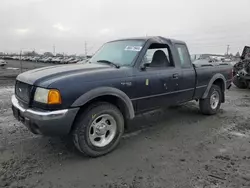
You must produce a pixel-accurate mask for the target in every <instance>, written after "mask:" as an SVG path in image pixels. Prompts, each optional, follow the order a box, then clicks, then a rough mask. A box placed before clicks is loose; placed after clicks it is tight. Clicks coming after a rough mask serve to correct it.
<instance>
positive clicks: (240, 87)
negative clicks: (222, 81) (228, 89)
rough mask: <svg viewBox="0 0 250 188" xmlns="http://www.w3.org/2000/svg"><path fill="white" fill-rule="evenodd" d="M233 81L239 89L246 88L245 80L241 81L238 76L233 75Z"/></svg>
mask: <svg viewBox="0 0 250 188" xmlns="http://www.w3.org/2000/svg"><path fill="white" fill-rule="evenodd" d="M233 83H234V85H235V86H236V87H238V88H239V89H246V88H247V84H246V83H245V82H243V81H242V80H241V79H240V78H239V77H238V76H234V78H233Z"/></svg>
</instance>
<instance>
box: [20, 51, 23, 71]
mask: <svg viewBox="0 0 250 188" xmlns="http://www.w3.org/2000/svg"><path fill="white" fill-rule="evenodd" d="M19 60H20V68H21V73H22V72H23V61H22V50H20V59H19Z"/></svg>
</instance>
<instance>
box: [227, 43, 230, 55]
mask: <svg viewBox="0 0 250 188" xmlns="http://www.w3.org/2000/svg"><path fill="white" fill-rule="evenodd" d="M229 48H230V45H227V55H228V53H229Z"/></svg>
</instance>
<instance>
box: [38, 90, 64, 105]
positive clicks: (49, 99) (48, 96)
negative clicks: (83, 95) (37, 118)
mask: <svg viewBox="0 0 250 188" xmlns="http://www.w3.org/2000/svg"><path fill="white" fill-rule="evenodd" d="M34 100H35V101H36V102H40V103H45V104H61V103H62V99H61V94H60V92H59V91H58V90H56V89H44V88H39V87H38V88H36V92H35V96H34Z"/></svg>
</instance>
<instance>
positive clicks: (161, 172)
mask: <svg viewBox="0 0 250 188" xmlns="http://www.w3.org/2000/svg"><path fill="white" fill-rule="evenodd" d="M0 70H1V69H0ZM0 75H1V76H0V78H1V77H3V76H2V74H0ZM6 80H10V79H6ZM11 94H13V82H11V81H10V82H8V83H7V82H4V83H0V187H12V188H14V187H19V188H20V187H25V188H26V187H30V188H31V187H32V188H33V187H51V188H57V187H62V188H69V187H77V188H82V187H84V188H85V187H86V188H88V187H105V188H106V187H107V188H113V187H114V188H115V187H122V188H128V187H129V188H147V187H150V188H156V187H157V188H158V187H167V188H224V187H228V188H233V187H235V188H239V187H241V188H243V187H245V188H246V187H250V147H249V143H250V132H249V131H250V124H249V120H250V90H239V89H237V88H235V87H232V88H231V89H230V91H228V92H227V97H226V103H225V104H223V105H222V110H221V111H220V112H219V114H217V115H215V116H203V115H201V114H200V113H199V109H198V105H197V103H196V102H190V103H187V104H185V105H181V106H178V107H173V108H170V109H164V110H158V111H154V112H151V113H148V114H143V115H141V116H139V117H137V118H136V119H135V120H133V121H131V122H130V123H129V128H128V130H127V133H126V134H125V135H124V137H123V139H122V141H121V144H120V145H119V147H118V148H117V149H116V150H115V151H114V152H112V153H110V154H108V155H106V156H103V157H100V158H96V159H91V158H87V157H84V156H81V155H80V154H79V153H78V152H77V151H76V150H75V149H74V147H73V145H72V143H71V142H70V139H69V138H47V137H42V136H35V135H33V134H31V133H30V132H29V131H28V130H27V129H26V128H25V127H24V126H23V125H21V124H20V123H19V122H17V121H16V120H14V118H13V116H12V112H11V103H10V96H11Z"/></svg>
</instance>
